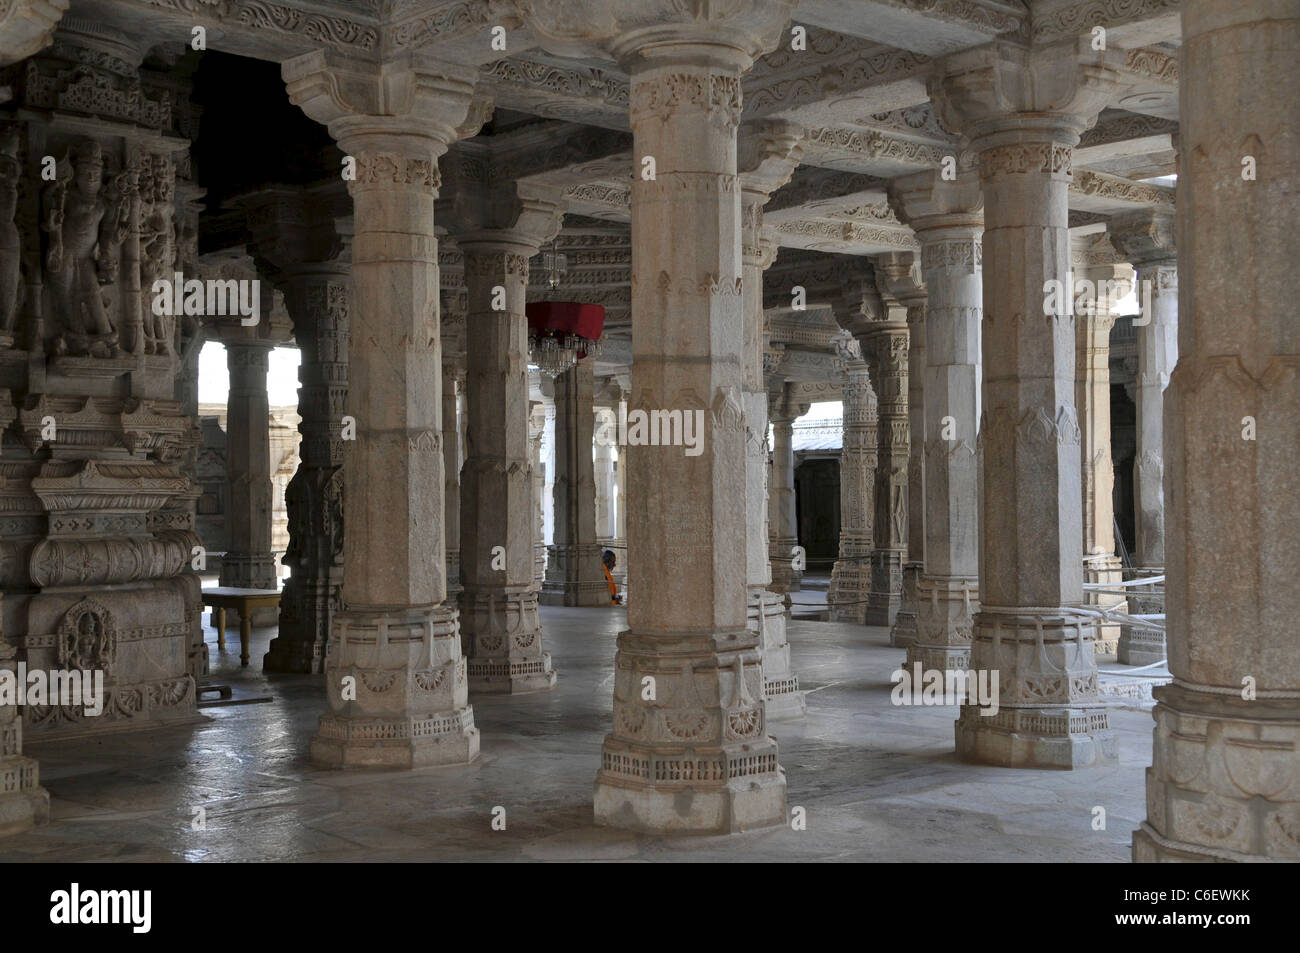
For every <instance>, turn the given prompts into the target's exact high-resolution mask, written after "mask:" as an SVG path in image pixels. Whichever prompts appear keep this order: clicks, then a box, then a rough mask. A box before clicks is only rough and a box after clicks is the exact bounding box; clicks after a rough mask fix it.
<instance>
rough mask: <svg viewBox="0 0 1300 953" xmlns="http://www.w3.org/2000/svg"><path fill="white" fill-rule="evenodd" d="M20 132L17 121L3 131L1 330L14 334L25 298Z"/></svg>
mask: <svg viewBox="0 0 1300 953" xmlns="http://www.w3.org/2000/svg"><path fill="white" fill-rule="evenodd" d="M20 149H21V133H20V128H19V127H18V126H17V125H16V124H10V125H7V126H5V127H3V129H2V130H0V333H3V334H5V335H12V334H13V332H14V329H15V327H16V326H17V323H18V308H19V304H20V302H21V300H22V279H21V265H22V254H23V242H22V234H21V232H19V230H18V224H17V222H16V221H15V218H16V216H17V213H18V193H19V187H20V185H21V182H22V175H23V164H22V158H21V152H20Z"/></svg>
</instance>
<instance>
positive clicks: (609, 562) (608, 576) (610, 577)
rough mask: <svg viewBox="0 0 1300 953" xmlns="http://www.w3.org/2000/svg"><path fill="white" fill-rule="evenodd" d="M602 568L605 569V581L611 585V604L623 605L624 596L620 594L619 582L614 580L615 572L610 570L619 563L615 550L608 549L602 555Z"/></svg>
mask: <svg viewBox="0 0 1300 953" xmlns="http://www.w3.org/2000/svg"><path fill="white" fill-rule="evenodd" d="M600 563H601V566H600V568H601V569H603V570H605V582H606V583H607V584H608V585H609V604H610V605H611V606H621V605H622V604H623V597H622V596H620V595H619V594H618V583H616V582H615V581H614V574H613V573H611V572H610V570H611V569H613V568H614V566H615V565H616V564H617V560H616V559H615V557H614V550H612V549H607V550H605V552H604V553H602V554H601V557H600Z"/></svg>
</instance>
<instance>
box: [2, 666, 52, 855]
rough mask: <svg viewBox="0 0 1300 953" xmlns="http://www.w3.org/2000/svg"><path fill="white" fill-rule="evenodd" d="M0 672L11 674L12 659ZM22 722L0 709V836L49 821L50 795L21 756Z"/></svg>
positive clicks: (13, 711)
mask: <svg viewBox="0 0 1300 953" xmlns="http://www.w3.org/2000/svg"><path fill="white" fill-rule="evenodd" d="M0 670H4V671H9V672H13V671H15V665H14V662H13V661H12V659H5V660H4V661H0ZM22 751H23V723H22V720H21V719H20V718H18V711H17V709H16V708H14V707H8V706H7V707H2V708H0V837H5V836H7V835H9V834H18V833H21V832H22V831H26V830H30V829H31V828H33V827H35V826H36V825H38V824H44V823H45V822H46V821H48V820H49V819H50V795H49V794H48V793H47V792H46V790H45V789H44V788H43V787H41V779H40V768H39V766H38V765H37V763H36V761H35V760H34V759H32V758H25V757H23V753H22Z"/></svg>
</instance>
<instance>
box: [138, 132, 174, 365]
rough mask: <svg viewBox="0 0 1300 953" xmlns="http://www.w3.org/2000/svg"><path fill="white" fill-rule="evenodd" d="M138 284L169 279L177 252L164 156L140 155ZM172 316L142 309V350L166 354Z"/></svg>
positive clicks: (145, 285)
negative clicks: (140, 204) (140, 206)
mask: <svg viewBox="0 0 1300 953" xmlns="http://www.w3.org/2000/svg"><path fill="white" fill-rule="evenodd" d="M140 198H141V202H142V209H141V214H140V287H141V288H144V289H151V288H152V287H153V283H154V282H155V281H156V280H158V279H159V278H162V279H164V280H166V281H171V279H172V274H173V272H174V268H175V264H176V259H177V252H176V233H175V231H174V230H173V227H172V180H171V168H170V166H169V164H168V162H167V157H166V156H162V155H149V154H148V153H146V154H145V155H143V156H141V164H140ZM175 320H176V319H175V317H174V316H172V315H167V314H155V313H154V310H153V308H145V309H144V352H145V353H146V354H159V355H169V354H171V353H172V339H173V337H174V335H175Z"/></svg>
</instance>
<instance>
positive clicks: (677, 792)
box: [595, 631, 786, 834]
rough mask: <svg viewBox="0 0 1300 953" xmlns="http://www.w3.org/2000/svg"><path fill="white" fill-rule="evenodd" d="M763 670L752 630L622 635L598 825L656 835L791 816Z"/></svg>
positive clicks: (730, 828) (733, 828) (741, 827)
mask: <svg viewBox="0 0 1300 953" xmlns="http://www.w3.org/2000/svg"><path fill="white" fill-rule="evenodd" d="M762 677H763V670H762V665H761V663H760V657H759V652H758V646H757V640H756V639H755V637H754V636H753V635H752V634H751V633H749V632H748V631H741V632H722V633H717V634H715V635H699V634H681V635H665V634H663V633H654V634H641V633H637V632H631V631H628V632H622V633H620V634H619V637H618V653H617V655H616V656H615V660H614V728H613V731H611V732H610V733H609V734H608V735H606V736H605V742H604V745H603V746H602V749H601V767H600V771H599V773H598V774H597V775H596V790H595V819H596V823H597V824H600V825H603V826H607V827H618V828H623V829H625V830H633V831H642V832H645V833H657V834H663V833H700V834H705V833H712V834H719V833H734V832H737V831H745V830H753V829H755V828H761V827H772V826H775V825H778V824H784V823H785V821H786V801H785V772H784V770H783V769H782V768H781V767H780V765H779V764H778V763H777V746H776V741H775V740H774V739H772V738H770V737H768V735H767V730H766V717H765V714H764V706H763V694H762V692H763V686H762ZM647 678H649V679H651V681H649V682H647V681H646V679H647ZM651 688H652V689H653V690H652V691H651V690H650V689H651ZM647 696H650V697H647Z"/></svg>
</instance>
